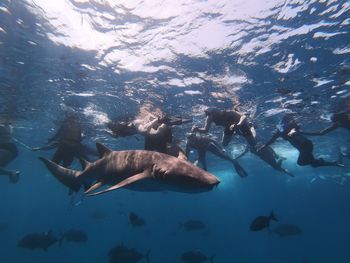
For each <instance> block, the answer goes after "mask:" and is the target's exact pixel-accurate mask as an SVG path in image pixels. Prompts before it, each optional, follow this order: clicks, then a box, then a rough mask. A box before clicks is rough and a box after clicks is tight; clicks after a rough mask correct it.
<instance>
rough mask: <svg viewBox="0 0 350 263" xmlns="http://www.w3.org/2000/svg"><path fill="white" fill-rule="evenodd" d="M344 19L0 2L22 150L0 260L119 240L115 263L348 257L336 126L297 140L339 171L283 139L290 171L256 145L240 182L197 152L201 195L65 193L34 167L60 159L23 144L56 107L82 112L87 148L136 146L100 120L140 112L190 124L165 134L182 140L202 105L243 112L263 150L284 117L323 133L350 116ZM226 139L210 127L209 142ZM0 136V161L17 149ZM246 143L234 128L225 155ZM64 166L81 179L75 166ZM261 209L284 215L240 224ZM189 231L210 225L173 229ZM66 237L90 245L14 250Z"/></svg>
mask: <svg viewBox="0 0 350 263" xmlns="http://www.w3.org/2000/svg"><path fill="white" fill-rule="evenodd" d="M349 11H350V4H349V2H348V1H346V0H343V1H341V0H322V1H316V0H305V1H304V0H300V1H294V0H288V1H280V0H264V1H257V0H245V1H241V0H234V1H233V0H227V1H226V0H223V1H195V0H193V1H182V0H179V1H175V2H174V1H170V0H169V1H157V0H154V1H143V0H138V1H109V0H106V1H97V0H93V1H86V0H55V1H45V0H12V1H10V0H4V1H2V2H1V3H0V72H1V74H0V87H1V88H0V123H1V124H4V123H11V125H12V126H13V134H12V135H13V138H12V139H13V140H12V142H13V143H14V145H15V146H16V147H17V148H18V156H17V157H15V158H10V159H11V161H6V162H3V163H0V165H1V167H3V166H4V167H5V168H6V169H8V170H9V171H10V172H11V171H17V170H18V171H20V172H21V174H20V176H19V180H18V182H16V183H15V184H10V183H8V180H7V178H5V176H0V179H1V180H0V192H1V199H0V205H1V207H2V213H1V218H0V244H1V248H2V249H1V253H0V261H1V262H9V263H12V262H53V263H55V262H62V261H64V262H67V263H69V262H76V261H84V262H108V260H109V259H110V258H109V256H108V254H109V252H110V251H112V250H113V248H116V247H118V246H119V248H123V251H124V252H123V253H121V254H122V256H123V257H125V255H126V257H127V259H125V258H123V259H122V260H123V261H125V262H137V261H139V262H146V261H147V259H148V258H149V262H193V263H194V262H202V261H204V262H205V260H206V261H207V262H209V261H210V260H211V257H212V256H214V262H222V263H226V262H242V263H250V262H286V263H300V262H304V263H305V262H310V263H312V262H317V263H323V262H324V263H337V262H339V263H340V262H344V263H347V262H350V254H349V249H348V244H349V242H350V240H349V237H350V232H349V228H348V227H347V225H348V221H349V219H350V213H349V209H348V201H349V197H350V191H349V180H348V177H349V174H350V171H349V163H350V161H349V158H348V154H347V149H348V148H349V131H348V130H346V129H343V128H339V129H336V130H334V131H332V132H330V133H327V134H325V135H323V136H310V135H305V136H306V137H307V138H308V139H309V140H311V141H312V143H313V145H314V151H313V154H314V156H315V157H317V158H320V157H322V158H324V159H325V160H330V161H342V163H343V164H344V165H345V168H341V167H322V168H313V167H309V166H298V165H297V164H296V163H297V160H298V156H299V152H298V151H297V150H296V149H295V148H294V147H293V146H291V145H290V144H288V143H285V142H282V141H280V140H278V141H277V142H276V143H275V144H273V145H272V146H271V147H272V148H273V150H274V151H275V152H276V153H277V154H278V155H279V156H281V157H285V158H286V159H285V160H283V162H282V164H283V167H284V168H286V169H288V171H290V172H291V173H292V174H294V175H295V177H294V178H292V177H289V176H287V175H285V174H283V173H281V172H278V171H276V170H274V169H272V168H271V167H270V166H268V165H267V164H266V163H265V162H263V161H262V160H261V159H259V158H258V157H257V156H256V155H255V154H253V153H252V152H248V153H246V154H245V155H244V156H242V157H241V158H240V159H239V164H240V165H241V166H242V167H243V168H244V169H245V170H246V172H247V174H248V176H247V177H245V178H240V177H239V176H237V174H236V172H234V171H233V169H232V165H231V163H229V162H225V161H224V160H222V159H220V158H219V157H218V156H215V155H212V154H211V153H207V158H206V161H207V167H208V172H209V173H212V174H213V175H215V176H217V177H218V178H219V179H220V184H219V185H218V186H217V187H214V188H213V189H212V190H211V191H209V192H206V193H201V194H185V193H178V192H171V191H160V192H138V191H129V190H126V189H119V190H118V191H115V192H111V193H108V194H104V195H101V196H99V197H89V198H84V197H81V196H79V194H78V195H77V194H72V196H69V195H68V190H67V188H66V187H63V186H62V185H61V184H59V183H58V182H57V180H56V179H55V178H54V177H53V176H51V174H50V173H49V172H48V171H46V170H45V167H44V166H43V165H42V164H41V163H40V162H39V161H38V159H37V157H38V156H43V157H45V158H47V159H50V158H52V157H53V155H54V154H55V151H54V150H50V151H48V152H32V151H30V149H31V148H32V147H36V146H41V145H45V144H46V143H47V138H51V137H53V136H54V135H55V133H56V131H58V130H59V127H60V124H61V123H62V121H63V119H64V117H65V114H66V113H67V112H68V113H76V114H78V116H79V120H80V122H81V130H82V134H81V135H83V136H82V142H83V144H84V145H86V146H87V147H90V148H93V149H94V144H95V142H102V143H103V144H105V145H108V147H110V148H111V149H113V150H133V149H143V148H144V140H143V137H141V136H139V135H136V136H129V137H119V138H111V137H110V136H109V135H108V134H107V133H106V129H107V127H106V124H107V123H109V122H110V121H111V120H129V119H132V118H134V117H137V118H141V119H142V118H143V117H145V114H148V113H149V112H152V114H153V115H154V116H156V117H160V115H159V114H160V113H162V114H163V113H164V114H168V115H173V116H182V117H185V118H190V119H192V120H193V121H192V123H185V124H182V125H179V126H174V127H172V133H173V134H172V135H173V141H174V143H176V144H179V145H180V146H181V147H184V146H185V141H186V137H187V136H188V133H189V132H190V130H191V128H192V126H197V127H203V126H204V119H205V116H204V110H205V109H207V108H208V107H216V108H219V109H228V110H230V109H233V108H234V109H236V108H239V110H240V111H241V112H243V113H244V115H245V116H246V117H247V119H248V120H249V121H251V122H252V123H253V124H254V128H255V130H256V134H257V141H258V142H259V145H258V146H261V144H263V143H265V142H267V141H268V139H269V138H271V136H272V132H273V131H274V130H275V127H276V125H278V124H279V120H280V119H282V118H283V116H285V114H289V113H293V114H295V115H296V118H297V122H298V124H300V126H301V128H302V130H303V131H306V132H315V131H320V130H322V129H324V128H326V127H329V125H331V124H332V118H333V117H334V115H333V114H334V113H337V112H343V111H349V107H350V106H349V105H350V104H349V95H350V93H349V85H350V61H349V53H350V46H349V43H350V42H349V39H350V37H349V28H350V27H349V24H350V16H349ZM156 117H155V118H156ZM343 127H345V126H343ZM345 128H346V127H345ZM347 129H348V128H347ZM222 132H223V128H222V127H216V126H214V125H213V126H212V127H211V129H210V136H211V138H212V139H214V140H215V141H217V142H219V144H220V145H221V138H222ZM6 138H7V137H6V136H4V135H3V134H1V138H0V139H1V140H0V141H1V145H0V148H1V150H0V159H1V160H5V157H4V156H9V153H10V154H12V152H11V150H9V149H10V148H8V145H4V144H3V140H5V139H6ZM10 139H11V138H10ZM6 140H7V139H6ZM5 143H8V142H7V141H6V142H5ZM64 143H66V141H65V142H64ZM221 146H222V145H221ZM245 146H246V141H245V139H244V137H243V136H238V135H237V134H236V135H234V137H233V139H232V141H231V143H230V144H229V145H228V146H226V147H224V150H225V151H226V154H228V155H230V156H238V155H239V154H240V153H242V152H243V151H244V149H245ZM3 157H4V159H3ZM195 157H196V156H195V155H190V161H195V159H194V158H195ZM6 158H7V157H6ZM89 158H91V160H94V159H95V158H94V157H92V156H90V157H89ZM7 160H9V159H7ZM8 162H9V163H8ZM71 168H73V169H74V170H77V171H81V170H82V168H81V166H80V164H79V162H78V161H77V160H74V162H73V164H72V167H71ZM15 181H16V180H13V182H15ZM80 194H81V193H80ZM71 200H73V201H71ZM74 204H77V205H76V206H74ZM271 210H273V211H274V212H275V214H276V217H277V218H278V220H279V222H273V223H272V224H271V228H270V230H269V229H264V230H262V231H259V232H251V231H249V226H250V223H251V222H252V221H253V220H254V219H255V218H256V217H257V216H262V215H265V216H266V215H268V214H269V213H270V211H271ZM131 213H133V214H134V215H137V218H136V220H133V221H132V222H134V224H133V223H132V222H131V219H130V215H131ZM133 218H134V217H133ZM134 219H135V218H134ZM142 220H143V221H142ZM191 220H193V222H192V221H191ZM197 220H198V221H197ZM142 222H144V224H142ZM146 222H147V223H146ZM191 222H192V225H191V224H190V225H191V227H194V228H196V227H198V228H201V226H202V224H203V225H204V226H205V228H204V229H201V230H200V231H184V229H181V227H179V224H184V225H185V224H189V223H191ZM194 222H196V223H194ZM198 222H201V223H202V224H200V223H198ZM130 223H131V225H130ZM193 224H194V225H193ZM133 225H142V227H132V226H133ZM278 227H280V228H278ZM69 229H71V230H74V229H75V230H77V229H78V230H79V231H83V232H84V233H86V235H87V236H88V240H87V242H84V243H81V244H77V243H73V242H69V243H68V242H67V243H65V242H64V243H65V244H64V245H62V246H59V244H58V243H59V242H55V244H53V245H51V246H50V247H49V248H48V249H47V250H48V251H47V252H45V251H42V250H34V251H31V250H26V249H23V248H20V247H17V244H18V242H19V241H20V240H22V238H24V237H25V236H28V235H29V234H33V233H36V234H39V236H40V233H52V235H53V238H52V240H54V239H59V238H60V237H61V236H62V235H63V233H65V232H67V230H69ZM186 229H187V228H186ZM298 229H301V230H302V233H300V234H299V231H298ZM265 230H266V231H265ZM274 231H279V232H280V233H282V234H281V235H287V237H285V238H280V236H279V234H275V232H274ZM271 232H272V233H271ZM293 233H298V234H293ZM44 237H45V238H46V236H45V235H44ZM76 237H77V236H76ZM77 238H78V237H77ZM39 239H40V238H39ZM73 239H74V237H73ZM78 239H79V238H78ZM83 239H84V238H83ZM45 240H46V239H45ZM49 243H50V242H48V244H49ZM31 244H33V243H31ZM50 244H51V243H50ZM149 250H150V251H151V252H150V253H149ZM121 254H119V256H120V255H121ZM184 255H185V256H184ZM116 258H118V257H116ZM115 260H116V262H119V261H120V260H121V259H120V258H119V259H115ZM118 260H119V261H118Z"/></svg>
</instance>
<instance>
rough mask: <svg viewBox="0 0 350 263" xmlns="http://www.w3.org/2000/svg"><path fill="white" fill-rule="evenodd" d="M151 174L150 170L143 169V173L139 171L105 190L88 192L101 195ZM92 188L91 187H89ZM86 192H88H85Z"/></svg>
mask: <svg viewBox="0 0 350 263" xmlns="http://www.w3.org/2000/svg"><path fill="white" fill-rule="evenodd" d="M150 176H151V172H150V171H149V170H146V171H143V172H142V173H138V174H135V175H133V176H131V177H129V178H127V179H125V180H123V181H121V182H119V183H117V184H115V185H113V186H111V187H109V188H107V189H105V190H103V191H100V192H96V193H92V194H88V196H93V195H100V194H103V193H106V192H110V191H113V190H116V189H119V188H122V187H124V186H127V185H129V184H132V183H134V182H137V181H140V180H143V179H146V178H149V177H150ZM89 190H90V189H89ZM85 193H86V192H85Z"/></svg>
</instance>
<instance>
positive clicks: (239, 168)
mask: <svg viewBox="0 0 350 263" xmlns="http://www.w3.org/2000/svg"><path fill="white" fill-rule="evenodd" d="M233 166H234V167H235V169H236V172H237V173H238V175H239V176H240V177H242V178H243V177H247V176H248V173H247V172H246V171H245V170H244V169H243V167H242V166H241V165H240V164H239V163H238V162H237V161H234V162H233Z"/></svg>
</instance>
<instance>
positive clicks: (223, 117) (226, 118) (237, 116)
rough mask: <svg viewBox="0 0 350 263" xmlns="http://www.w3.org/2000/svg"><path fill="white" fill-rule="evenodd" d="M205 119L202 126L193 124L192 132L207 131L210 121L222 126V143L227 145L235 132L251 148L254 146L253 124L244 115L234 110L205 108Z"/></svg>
mask: <svg viewBox="0 0 350 263" xmlns="http://www.w3.org/2000/svg"><path fill="white" fill-rule="evenodd" d="M205 115H206V120H205V125H204V127H203V128H199V127H196V126H194V127H193V128H192V131H193V132H200V133H207V132H208V131H209V128H210V126H211V124H212V123H215V124H216V125H218V126H223V127H224V128H225V129H224V134H223V137H222V145H223V146H227V145H228V144H229V142H230V141H231V140H232V137H233V134H234V133H235V132H237V133H238V134H240V135H242V136H243V137H244V138H245V139H246V140H247V143H248V144H249V146H250V147H251V148H255V147H256V143H257V142H256V133H255V129H254V126H253V125H252V124H251V123H250V122H249V121H248V120H247V118H246V116H245V115H244V114H242V113H240V112H238V111H236V110H219V109H215V108H209V109H207V110H205Z"/></svg>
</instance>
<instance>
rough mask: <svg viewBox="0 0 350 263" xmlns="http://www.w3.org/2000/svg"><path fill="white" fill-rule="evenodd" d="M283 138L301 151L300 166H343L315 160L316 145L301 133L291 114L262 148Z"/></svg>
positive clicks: (284, 118) (283, 120)
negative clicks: (314, 149)
mask: <svg viewBox="0 0 350 263" xmlns="http://www.w3.org/2000/svg"><path fill="white" fill-rule="evenodd" d="M279 137H282V138H283V139H284V140H286V141H288V142H289V143H290V144H291V145H292V146H293V147H294V148H296V149H297V150H298V151H299V157H298V162H297V163H298V165H300V166H305V165H311V166H312V167H320V166H338V167H343V165H341V164H339V163H338V162H331V161H326V160H324V159H322V158H318V159H317V158H315V157H314V156H313V148H314V145H313V143H312V141H310V140H309V139H308V138H306V137H305V136H303V135H302V134H301V132H300V126H299V125H298V123H297V122H296V120H295V118H294V116H293V115H291V114H289V115H286V116H284V117H283V119H282V121H281V122H280V124H279V125H278V129H277V131H276V132H275V134H274V135H273V136H272V138H271V139H270V140H269V141H268V142H267V143H266V144H265V145H263V146H262V147H261V148H264V147H266V146H268V145H271V144H272V143H274V142H275V141H276V139H277V138H279Z"/></svg>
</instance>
